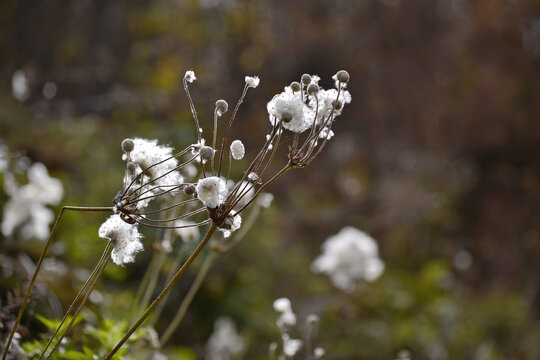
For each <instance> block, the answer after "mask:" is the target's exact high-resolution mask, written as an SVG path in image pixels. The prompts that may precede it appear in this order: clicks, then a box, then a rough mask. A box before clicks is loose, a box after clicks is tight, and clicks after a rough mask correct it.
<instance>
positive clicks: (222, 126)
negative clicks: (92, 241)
mask: <svg viewBox="0 0 540 360" xmlns="http://www.w3.org/2000/svg"><path fill="white" fill-rule="evenodd" d="M333 79H334V80H335V89H329V90H324V89H322V88H320V86H319V85H318V82H319V80H320V78H319V77H318V76H316V75H308V74H304V75H302V77H301V79H300V81H299V82H296V81H295V82H292V83H291V84H290V85H289V86H286V87H285V88H284V91H283V92H281V93H279V94H277V95H276V96H274V97H273V98H272V99H271V100H270V101H269V102H268V104H267V111H268V122H269V123H268V125H269V130H268V132H267V133H266V134H264V135H263V136H261V140H262V145H261V146H260V147H259V149H258V150H256V152H255V154H256V155H255V156H254V158H253V159H252V161H251V163H250V164H249V165H248V166H247V168H245V169H244V170H243V171H242V175H241V176H240V178H238V179H232V178H231V167H232V166H233V163H234V162H235V161H238V160H240V159H242V158H244V156H245V154H246V149H245V146H244V144H243V143H242V141H241V140H240V139H235V138H234V137H233V134H232V129H233V123H234V121H235V119H236V116H237V115H238V112H239V108H240V105H241V104H242V102H243V101H244V98H245V96H246V94H247V92H248V90H249V89H251V88H256V87H257V86H258V85H259V83H260V79H259V78H258V77H256V76H253V77H252V76H246V77H245V85H244V88H243V91H242V94H241V96H240V98H239V100H238V102H237V103H236V105H235V107H234V109H233V110H232V113H231V115H230V117H229V118H228V119H224V117H225V115H226V113H227V112H228V110H229V106H228V104H227V102H226V101H225V100H218V101H217V102H216V106H215V109H214V119H213V123H212V124H213V127H212V131H210V132H209V133H210V134H211V136H209V137H208V138H203V135H202V134H203V129H202V127H201V124H200V122H199V119H198V116H197V111H196V110H195V106H194V104H193V101H192V99H191V95H190V92H189V84H190V83H193V82H194V81H195V80H196V76H195V73H194V72H193V71H187V72H186V73H185V75H184V77H183V87H184V90H185V92H186V95H187V99H188V103H189V106H190V109H191V112H192V115H193V120H194V122H195V130H196V139H195V141H194V143H193V144H192V145H190V146H188V147H186V148H185V149H183V150H181V151H179V152H175V151H174V149H173V148H172V147H169V146H165V145H159V144H158V141H157V140H148V139H142V138H134V139H126V140H124V141H123V142H122V150H123V152H124V154H123V159H124V160H125V161H126V170H125V174H124V178H123V185H122V187H121V190H120V191H119V192H118V193H117V194H116V196H115V197H114V199H113V203H114V206H108V207H74V206H71V207H70V206H64V207H63V208H62V211H61V212H60V214H59V216H58V218H57V220H56V222H55V224H54V226H53V228H52V230H51V233H50V235H49V237H48V239H47V241H46V243H45V246H44V249H43V251H42V254H41V256H40V259H39V261H38V263H37V265H36V269H35V273H34V275H33V278H32V280H31V282H30V286H29V288H28V291H27V293H26V297H25V300H24V301H23V304H22V306H21V309H20V311H19V315H18V317H17V320H16V323H15V326H14V327H13V330H12V332H11V334H10V337H9V338H8V341H7V343H6V346H5V350H4V355H3V359H5V357H6V355H7V353H8V350H9V346H10V344H11V341H12V338H13V334H14V333H15V332H16V329H17V325H18V323H19V321H20V318H21V316H22V313H23V311H24V308H25V306H26V304H27V302H28V298H29V296H30V293H31V291H32V287H33V285H34V283H35V278H36V276H37V273H38V272H39V269H40V266H41V263H42V260H43V258H44V256H45V253H46V252H47V249H48V247H49V245H50V243H51V241H52V238H53V236H54V233H55V231H56V229H57V226H58V224H59V223H60V220H61V218H62V215H63V213H64V212H65V211H66V210H74V211H110V212H113V215H111V216H110V217H109V218H108V219H107V220H106V221H105V222H104V223H103V225H102V226H101V227H100V229H99V236H100V237H102V238H104V239H106V240H107V244H106V245H105V248H104V251H103V254H102V256H101V258H100V259H99V261H98V262H97V264H96V267H95V268H94V270H93V271H92V272H91V274H90V276H89V278H88V279H87V281H86V282H85V284H83V286H82V288H81V290H80V291H79V293H78V294H77V295H76V297H75V299H74V300H73V302H72V303H71V305H70V306H69V308H68V310H67V311H66V314H65V316H64V319H62V321H61V322H60V325H59V327H58V328H57V329H56V331H55V332H54V333H53V335H52V336H51V337H50V339H49V342H48V343H47V345H46V346H45V348H44V349H43V351H42V353H41V355H40V359H41V358H44V357H45V355H46V354H47V350H48V348H49V347H50V346H52V349H51V351H50V352H49V354H48V355H47V358H50V356H51V354H52V353H53V352H54V351H55V349H56V348H57V347H58V346H59V344H60V343H61V341H62V338H63V337H65V336H66V335H67V333H68V332H69V330H70V328H71V327H72V326H73V324H74V321H75V319H76V317H77V315H78V314H79V313H80V311H81V310H82V308H83V307H84V305H85V303H86V301H87V299H88V297H89V296H90V294H91V292H92V290H93V289H94V287H95V286H96V285H97V282H98V280H99V278H100V277H101V275H102V273H103V271H104V269H105V267H106V266H107V263H108V262H109V260H110V259H111V258H112V260H113V262H115V263H116V264H118V265H121V266H124V265H125V264H126V263H129V262H132V261H134V260H135V258H136V254H137V253H138V252H140V251H142V249H143V244H142V241H141V239H142V237H141V235H140V234H139V231H138V227H139V226H143V227H147V228H152V229H156V230H158V231H160V232H162V233H161V236H162V239H163V241H162V242H161V246H160V249H161V250H163V251H165V252H167V251H169V250H171V249H172V246H173V239H174V236H175V234H176V233H178V234H182V233H184V236H188V235H185V234H187V232H188V231H191V232H190V234H191V235H189V236H192V237H195V236H196V232H195V231H194V230H197V233H198V229H199V228H201V227H206V230H205V231H206V232H205V235H204V236H203V237H202V239H201V240H200V242H199V244H198V245H197V247H196V248H195V249H194V250H193V251H192V252H191V254H190V255H189V256H188V258H187V260H185V262H184V263H183V264H181V266H180V264H178V269H177V271H176V272H175V273H173V274H171V276H170V278H169V279H168V282H167V284H166V285H165V286H164V288H163V290H162V291H161V292H160V294H159V295H158V296H157V297H156V298H155V299H154V301H153V302H152V303H151V304H150V305H149V306H148V307H146V303H147V301H146V299H149V297H150V296H151V294H152V289H153V287H154V286H155V284H156V280H155V279H156V277H155V275H152V274H150V275H149V276H148V277H147V280H144V279H143V282H144V281H146V282H145V286H146V288H145V289H144V291H141V292H138V294H137V295H136V298H137V299H139V298H141V301H140V302H139V306H138V307H137V306H136V307H135V310H134V313H135V314H136V319H134V321H133V323H132V325H131V327H130V328H129V330H127V331H126V333H125V334H124V336H123V337H122V339H121V340H120V341H119V342H118V343H117V345H116V346H115V347H114V349H112V351H110V352H109V353H108V354H107V355H106V356H105V359H110V358H111V357H112V356H114V354H116V352H117V351H118V350H119V349H120V347H121V346H122V345H123V344H124V343H125V342H126V341H127V340H128V339H129V337H130V336H131V334H133V332H134V331H135V330H136V329H137V328H138V327H139V326H140V325H141V324H142V323H143V321H145V319H146V318H147V317H148V316H149V315H150V314H151V313H152V312H153V311H154V310H155V309H156V307H158V305H159V304H160V303H161V302H162V300H163V299H164V298H165V297H166V295H167V294H168V292H169V291H170V290H171V288H172V287H173V285H174V284H175V283H176V282H177V281H178V279H179V278H180V277H181V276H182V274H183V273H184V272H185V271H186V269H187V268H188V267H189V266H190V265H191V263H192V262H193V261H194V259H195V258H196V257H197V256H198V255H199V253H200V252H201V251H202V249H203V248H204V247H205V246H206V245H207V244H208V242H209V241H210V239H211V237H212V235H213V234H214V232H215V231H216V230H219V231H221V232H222V233H223V237H224V239H225V238H229V237H230V236H231V235H232V234H234V232H235V231H238V229H240V228H241V226H242V223H243V221H242V217H243V216H244V212H245V211H246V209H248V208H249V207H250V206H252V205H254V204H262V203H265V202H266V203H267V202H268V201H269V199H268V196H269V195H264V194H265V193H264V192H263V191H264V190H266V189H267V187H268V186H269V185H270V184H272V183H273V182H274V181H276V180H277V179H278V178H279V177H281V176H282V175H283V174H284V173H286V172H287V171H289V170H290V169H293V168H303V167H305V166H307V165H309V164H310V163H311V162H312V161H313V160H314V159H315V158H316V157H317V156H318V155H319V154H320V153H321V151H322V150H323V149H324V147H325V145H326V143H327V142H328V141H329V140H330V139H331V138H332V136H333V135H334V132H333V130H332V128H333V125H334V123H335V120H336V118H337V117H338V116H339V115H340V114H341V113H342V110H343V107H344V105H345V104H347V103H349V102H350V101H351V96H350V93H349V92H348V91H347V90H346V87H347V83H348V81H349V74H348V73H347V72H346V71H344V70H341V71H339V72H338V73H337V74H336V75H334V77H333ZM284 132H290V133H291V134H292V136H290V137H289V136H282V135H283V133H284ZM218 135H219V136H218ZM283 147H285V148H286V152H287V156H286V157H283V158H282V159H283V162H282V165H280V167H278V169H279V170H275V165H273V163H274V160H276V159H277V158H279V157H280V155H279V154H278V149H280V148H283ZM194 169H196V171H194ZM263 196H264V197H263ZM258 199H262V200H261V201H262V202H261V203H258V201H259V200H258ZM246 222H247V221H246ZM250 222H251V221H250ZM244 223H245V222H244ZM180 236H182V235H180ZM235 243H236V242H235V241H225V240H224V241H221V242H215V243H214V245H213V248H214V249H216V250H219V249H221V250H223V251H226V250H227V249H228V248H230V247H231V246H233V245H234V244H235ZM161 263H162V262H161V261H156V262H155V264H157V265H155V266H154V267H153V268H152V269H153V270H152V273H153V274H155V273H156V271H159V267H160V264H161ZM202 278H204V276H203V277H202ZM195 291H196V290H195ZM77 304H78V306H77V307H76V305H77ZM187 304H189V301H188V302H187ZM72 310H74V313H73V316H72V317H71V320H70V322H69V323H68V324H67V326H63V325H64V323H65V321H67V318H68V315H69V314H70V313H71V311H72ZM143 310H144V311H143ZM141 312H142V314H140V316H139V313H141ZM61 328H62V331H60V329H61ZM171 331H172V330H171ZM168 336H170V331H167V333H166V338H168ZM287 343H288V344H292V343H293V342H291V341H288V342H287ZM291 347H292V345H289V346H288V347H287V348H291Z"/></svg>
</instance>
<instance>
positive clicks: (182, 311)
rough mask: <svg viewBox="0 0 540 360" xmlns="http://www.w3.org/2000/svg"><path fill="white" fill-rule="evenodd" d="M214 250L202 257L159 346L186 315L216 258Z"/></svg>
mask: <svg viewBox="0 0 540 360" xmlns="http://www.w3.org/2000/svg"><path fill="white" fill-rule="evenodd" d="M216 255H217V254H216V252H215V251H210V252H209V253H208V255H206V258H205V259H204V262H203V264H202V265H201V267H200V269H199V272H198V273H197V277H196V278H195V280H194V281H193V284H191V287H190V288H189V290H188V292H187V294H186V296H185V297H184V298H183V299H182V303H181V304H180V307H179V308H178V311H177V312H176V314H175V315H174V318H173V319H172V321H171V323H170V324H169V326H168V327H167V329H166V330H165V332H164V333H163V335H162V336H161V338H160V346H163V345H164V344H165V343H166V342H167V341H168V340H169V338H170V337H171V335H172V334H173V333H174V330H176V328H177V327H178V325H180V322H182V319H183V318H184V315H186V312H187V309H188V308H189V305H191V302H192V301H193V298H194V297H195V295H196V294H197V292H198V291H199V288H200V287H201V285H202V283H203V281H204V279H205V278H206V275H207V274H208V270H210V267H211V266H212V263H213V262H214V259H215V258H216Z"/></svg>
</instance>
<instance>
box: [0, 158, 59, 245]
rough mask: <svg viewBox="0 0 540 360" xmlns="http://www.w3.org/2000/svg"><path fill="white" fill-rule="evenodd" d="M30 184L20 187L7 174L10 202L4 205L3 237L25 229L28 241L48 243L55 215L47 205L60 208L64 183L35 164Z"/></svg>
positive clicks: (29, 171) (6, 181)
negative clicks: (19, 229) (45, 241)
mask: <svg viewBox="0 0 540 360" xmlns="http://www.w3.org/2000/svg"><path fill="white" fill-rule="evenodd" d="M27 175H28V180H29V182H28V184H26V185H23V186H21V187H19V186H18V185H17V184H16V182H15V180H14V179H13V178H12V177H11V176H8V174H6V176H5V178H4V181H5V183H4V185H5V190H6V193H7V194H8V195H9V196H10V199H9V200H8V201H7V202H6V204H5V205H4V218H3V220H2V234H4V236H11V235H13V232H14V231H15V228H17V227H18V226H21V235H22V236H23V237H24V238H26V239H29V238H36V239H39V240H45V239H47V236H48V235H49V225H50V224H51V222H52V221H53V220H54V213H53V212H52V210H50V209H48V208H47V207H46V205H56V204H58V203H59V202H60V200H61V199H62V196H63V187H62V183H61V182H60V181H59V180H58V179H54V178H51V177H50V176H49V173H48V171H47V168H46V167H45V165H43V164H41V163H35V164H33V165H32V166H31V167H30V168H29V169H28V171H27Z"/></svg>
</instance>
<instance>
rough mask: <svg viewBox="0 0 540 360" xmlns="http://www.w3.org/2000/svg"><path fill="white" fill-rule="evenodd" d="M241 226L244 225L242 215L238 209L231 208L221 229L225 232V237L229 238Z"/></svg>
mask: <svg viewBox="0 0 540 360" xmlns="http://www.w3.org/2000/svg"><path fill="white" fill-rule="evenodd" d="M240 226H242V217H241V216H240V214H237V213H236V211H234V210H231V212H230V213H229V214H228V215H227V218H225V221H224V223H223V225H222V227H220V228H219V231H221V232H223V237H226V238H228V237H229V236H231V233H232V232H233V231H236V230H238V229H240Z"/></svg>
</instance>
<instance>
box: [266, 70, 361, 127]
mask: <svg viewBox="0 0 540 360" xmlns="http://www.w3.org/2000/svg"><path fill="white" fill-rule="evenodd" d="M336 76H337V74H336V75H334V77H336ZM304 79H305V83H303V86H300V84H299V83H293V84H291V85H289V86H286V87H285V89H284V91H283V92H282V93H280V94H277V95H275V96H274V97H273V98H272V100H270V101H269V102H268V104H267V110H268V114H269V120H270V123H271V124H272V125H273V126H275V125H276V124H277V122H278V121H280V120H281V121H283V128H285V129H287V130H289V131H292V132H294V133H303V132H304V131H306V130H308V129H310V128H311V127H312V126H313V123H314V122H316V123H317V125H318V126H320V127H322V128H323V131H324V134H323V132H321V134H320V136H319V137H320V138H329V137H331V135H330V134H332V135H333V132H331V130H330V128H329V127H330V126H331V125H332V122H333V120H334V119H335V118H336V117H337V116H339V115H340V114H341V112H342V111H343V106H344V105H345V104H348V103H350V102H351V94H350V93H349V91H347V90H345V89H344V88H345V87H346V83H344V82H339V81H336V89H329V90H324V89H320V88H319V85H318V82H319V80H320V78H319V77H318V76H317V75H312V76H309V75H304V76H303V80H304ZM340 87H341V88H340ZM338 89H339V96H338ZM305 99H307V100H308V101H307V104H306V102H305V101H304V100H305ZM324 129H326V130H324Z"/></svg>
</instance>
